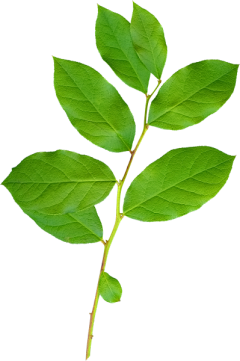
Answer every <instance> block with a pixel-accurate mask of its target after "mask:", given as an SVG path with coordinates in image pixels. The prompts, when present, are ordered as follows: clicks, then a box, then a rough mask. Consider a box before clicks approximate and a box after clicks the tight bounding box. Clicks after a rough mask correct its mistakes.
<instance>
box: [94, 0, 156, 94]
mask: <svg viewBox="0 0 240 361" xmlns="http://www.w3.org/2000/svg"><path fill="white" fill-rule="evenodd" d="M96 43H97V48H98V51H99V53H100V55H101V57H102V58H103V60H104V61H105V62H106V63H107V64H108V65H109V66H110V67H111V68H112V70H113V71H114V72H115V74H116V75H117V76H118V77H119V78H120V79H122V81H123V82H124V83H126V84H127V85H129V86H130V87H132V88H134V89H137V90H139V91H141V92H143V93H144V94H146V93H147V89H148V82H149V77H150V73H149V71H148V70H147V69H146V68H145V66H144V65H143V63H142V62H141V60H140V59H139V57H138V55H137V53H136V51H135V49H134V46H133V43H132V38H131V34H130V23H129V22H128V21H127V20H126V19H125V18H124V17H123V16H121V15H119V14H116V13H114V12H112V11H110V10H108V9H105V8H104V7H102V6H99V5H98V18H97V22H96Z"/></svg>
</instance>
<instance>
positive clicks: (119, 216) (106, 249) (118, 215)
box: [86, 80, 161, 360]
mask: <svg viewBox="0 0 240 361" xmlns="http://www.w3.org/2000/svg"><path fill="white" fill-rule="evenodd" d="M160 83H161V80H158V85H157V87H156V88H155V89H154V91H153V92H152V93H151V94H150V95H147V94H146V105H145V112H144V126H143V131H142V134H141V136H140V138H139V140H138V142H137V145H136V147H135V148H134V150H133V151H131V157H130V159H129V162H128V165H127V168H126V170H125V173H124V175H123V178H122V180H120V181H119V182H118V190H117V205H116V219H115V224H114V227H113V230H112V233H111V235H110V237H109V240H108V241H106V244H105V245H104V254H103V260H102V265H101V269H100V274H99V278H98V285H97V291H96V295H95V299H94V304H93V309H92V312H91V313H90V324H89V331H88V340H87V352H86V360H87V359H88V358H89V357H90V353H91V345H92V338H93V334H92V332H93V326H94V320H95V315H96V311H97V305H98V300H99V280H100V277H101V274H102V272H104V270H105V267H106V262H107V257H108V252H109V249H110V246H111V244H112V241H113V238H114V236H115V234H116V232H117V229H118V226H119V224H120V222H121V220H122V218H123V214H122V213H120V201H121V192H122V187H123V184H124V182H125V179H126V177H127V174H128V171H129V169H130V166H131V164H132V161H133V158H134V155H135V154H136V151H137V150H138V147H139V145H140V143H141V141H142V139H143V137H144V135H145V133H146V131H147V129H148V125H147V111H148V104H149V100H150V99H151V97H152V96H153V94H154V93H155V91H156V90H157V88H158V87H159V85H160Z"/></svg>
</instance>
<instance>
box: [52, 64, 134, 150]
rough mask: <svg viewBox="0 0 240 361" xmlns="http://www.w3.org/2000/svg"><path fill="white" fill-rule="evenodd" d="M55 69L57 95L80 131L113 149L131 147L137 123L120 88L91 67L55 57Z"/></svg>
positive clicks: (91, 139) (94, 141)
mask: <svg viewBox="0 0 240 361" xmlns="http://www.w3.org/2000/svg"><path fill="white" fill-rule="evenodd" d="M54 69H55V71H54V86H55V90H56V95H57V98H58V100H59V102H60V104H61V106H62V107H63V109H64V110H65V112H66V114H67V116H68V118H69V120H70V122H71V123H72V125H73V126H74V127H75V128H76V129H77V130H78V132H79V133H80V134H81V135H82V136H84V137H85V138H86V139H88V140H90V141H91V142H92V143H94V144H96V145H98V146H99V147H102V148H104V149H107V150H109V151H111V152H125V151H128V150H131V147H132V143H133V139H134V135H135V122H134V119H133V116H132V113H131V112H130V110H129V107H128V105H127V104H126V103H125V102H124V100H123V99H122V98H121V96H120V95H119V93H118V92H117V90H116V89H115V88H114V87H113V86H112V85H111V84H110V83H108V81H107V80H106V79H104V78H103V77H102V75H101V74H99V73H98V72H97V71H96V70H94V69H93V68H91V67H90V66H87V65H84V64H81V63H77V62H75V61H70V60H64V59H59V58H55V57H54Z"/></svg>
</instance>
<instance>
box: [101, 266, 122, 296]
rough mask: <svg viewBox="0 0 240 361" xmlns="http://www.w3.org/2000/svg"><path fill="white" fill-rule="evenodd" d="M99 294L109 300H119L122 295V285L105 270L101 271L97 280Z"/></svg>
mask: <svg viewBox="0 0 240 361" xmlns="http://www.w3.org/2000/svg"><path fill="white" fill-rule="evenodd" d="M99 294H100V295H101V296H102V298H103V299H104V300H105V301H107V302H109V303H114V302H119V301H120V299H121V296H122V287H121V285H120V283H119V282H118V280H117V279H116V278H113V277H111V276H110V275H109V274H108V273H107V272H102V273H101V276H100V280H99Z"/></svg>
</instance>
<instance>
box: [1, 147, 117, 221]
mask: <svg viewBox="0 0 240 361" xmlns="http://www.w3.org/2000/svg"><path fill="white" fill-rule="evenodd" d="M115 183H116V180H115V177H114V175H113V173H112V171H111V169H110V168H109V167H108V166H107V165H106V164H104V163H103V162H100V161H99V160H97V159H94V158H91V157H89V156H86V155H80V154H77V153H74V152H70V151H67V150H57V151H55V152H40V153H35V154H32V155H30V156H29V157H27V158H25V159H24V160H23V161H22V162H21V163H19V164H18V165H17V167H15V168H13V169H12V172H11V173H10V174H9V176H8V177H7V178H6V179H5V180H4V182H3V183H2V184H3V185H4V186H5V187H6V188H7V189H8V190H9V192H10V193H11V194H12V196H13V198H14V200H15V202H16V203H17V204H18V205H19V206H20V207H21V208H22V209H24V210H31V211H38V212H41V213H46V214H65V213H72V212H77V211H80V210H83V209H86V208H89V207H91V206H93V205H95V204H97V203H99V202H101V201H102V200H103V199H105V198H106V197H107V195H108V194H109V193H110V191H111V189H112V188H113V186H114V184H115Z"/></svg>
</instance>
